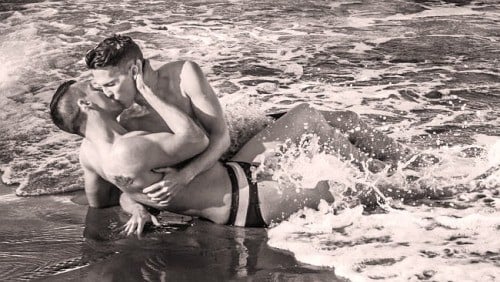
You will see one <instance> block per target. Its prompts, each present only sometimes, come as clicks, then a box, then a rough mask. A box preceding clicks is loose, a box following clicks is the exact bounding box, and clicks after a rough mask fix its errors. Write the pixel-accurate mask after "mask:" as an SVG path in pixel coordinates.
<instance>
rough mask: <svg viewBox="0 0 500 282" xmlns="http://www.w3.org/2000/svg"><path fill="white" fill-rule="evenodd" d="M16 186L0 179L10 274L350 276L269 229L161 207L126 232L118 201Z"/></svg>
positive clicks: (18, 277)
mask: <svg viewBox="0 0 500 282" xmlns="http://www.w3.org/2000/svg"><path fill="white" fill-rule="evenodd" d="M14 190H15V187H14V186H6V185H3V184H0V198H1V199H2V205H1V206H0V214H1V221H2V224H1V225H0V250H1V255H0V273H2V280H4V281H22V280H36V281H160V280H161V281H164V280H167V281H201V280H203V281H221V280H225V281H227V280H256V281H262V280H272V281H344V280H342V279H339V278H337V277H336V276H335V273H334V270H333V269H331V268H318V267H313V266H308V265H304V264H301V263H298V262H297V261H296V260H295V259H294V257H293V256H292V255H291V254H290V253H287V252H285V251H281V250H277V249H273V248H270V247H269V246H268V245H267V232H266V230H265V229H259V228H247V229H245V228H234V227H228V226H221V225H216V224H212V223H210V222H207V221H202V220H198V219H191V218H188V217H182V216H177V215H173V214H169V213H161V214H160V216H159V219H160V222H161V223H162V226H161V227H155V228H152V227H150V228H149V229H148V230H147V231H146V233H145V235H144V236H143V237H142V238H140V239H139V238H137V237H135V236H133V237H126V236H124V235H123V234H122V233H121V232H120V230H121V226H122V225H123V224H124V223H125V222H126V220H127V219H128V216H127V215H126V214H125V213H123V212H122V211H121V210H120V208H119V207H113V208H108V209H93V208H89V207H88V206H86V205H82V204H81V203H79V204H77V203H75V199H81V198H82V193H81V192H77V193H72V194H65V195H55V196H41V197H31V198H30V197H28V198H21V197H17V196H15V195H14ZM77 202H78V200H77Z"/></svg>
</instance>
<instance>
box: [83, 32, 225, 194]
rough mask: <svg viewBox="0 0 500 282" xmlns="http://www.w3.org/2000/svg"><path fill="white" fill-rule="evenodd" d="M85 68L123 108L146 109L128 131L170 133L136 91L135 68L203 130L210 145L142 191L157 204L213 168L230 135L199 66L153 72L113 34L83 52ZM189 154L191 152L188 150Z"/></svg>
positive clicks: (180, 64) (131, 45)
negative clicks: (141, 71) (138, 107)
mask: <svg viewBox="0 0 500 282" xmlns="http://www.w3.org/2000/svg"><path fill="white" fill-rule="evenodd" d="M85 61H86V64H87V66H88V67H89V68H90V69H91V70H92V74H93V76H94V83H95V84H97V85H98V86H99V87H101V88H102V90H103V91H104V93H105V94H106V96H108V97H109V98H110V99H112V100H115V101H117V102H118V103H119V104H121V105H122V106H123V107H124V108H128V107H130V106H131V105H132V104H133V103H134V102H137V103H138V104H141V105H144V106H146V107H147V108H148V109H149V110H150V115H148V116H147V117H143V118H142V119H140V120H135V121H131V122H130V125H129V126H130V127H133V128H131V129H134V130H148V131H152V132H161V131H169V128H168V127H166V126H165V123H164V122H163V121H162V119H161V118H160V116H159V114H160V115H161V113H157V112H156V111H154V110H153V109H152V108H151V106H150V105H148V103H147V102H145V101H144V99H143V98H142V97H141V95H140V94H139V92H138V91H137V85H136V82H135V78H136V76H137V70H138V67H139V65H141V66H140V67H142V69H143V71H144V81H145V83H146V85H147V86H148V87H149V88H150V89H151V90H152V91H153V92H154V94H155V95H157V96H158V97H159V98H160V99H162V100H163V101H164V102H166V103H168V104H171V105H174V106H176V107H177V108H178V109H179V110H181V111H183V112H184V113H186V114H187V115H188V116H189V117H191V118H192V119H193V120H195V122H196V123H198V124H199V125H200V126H201V128H202V129H203V130H205V132H206V134H207V136H208V138H209V145H208V147H207V148H206V150H204V151H203V152H201V153H200V154H199V155H197V156H195V157H194V158H193V159H191V160H189V161H187V162H186V163H184V164H183V165H182V167H177V168H163V169H159V170H158V171H162V172H163V173H164V175H165V176H164V178H163V181H160V182H158V183H155V184H153V185H151V186H149V187H146V188H145V189H144V192H145V193H148V195H150V196H151V198H152V199H154V200H155V201H157V202H158V203H162V204H167V203H168V201H169V198H170V197H174V196H175V194H176V193H177V192H178V191H179V190H180V189H182V187H184V186H185V185H186V184H187V183H189V182H190V181H191V180H192V179H194V178H195V177H196V176H197V175H199V174H200V173H203V172H204V171H206V170H207V169H209V168H210V167H211V166H212V165H214V164H215V162H216V161H217V160H219V158H220V157H221V156H222V154H223V153H224V152H225V151H226V150H227V149H228V147H229V145H230V141H229V132H228V128H227V125H226V123H225V120H224V116H223V112H222V108H221V106H220V103H219V101H218V99H217V97H216V95H215V93H214V91H213V89H212V88H211V86H210V84H209V83H208V81H207V79H206V78H205V76H204V74H203V72H202V71H201V69H200V67H199V66H198V65H197V64H196V63H194V62H190V61H176V62H171V63H167V64H165V65H163V66H161V67H160V68H159V69H157V70H154V69H153V68H152V67H151V65H150V63H149V60H147V59H144V58H143V54H142V52H141V50H140V48H139V46H138V45H137V44H136V43H135V42H134V41H133V40H132V39H131V38H130V37H128V36H121V35H114V36H112V37H109V38H106V39H104V40H103V41H102V42H100V43H99V44H98V45H97V46H96V47H95V48H93V49H92V50H90V51H88V52H87V55H86V57H85ZM186 149H187V150H189V148H186Z"/></svg>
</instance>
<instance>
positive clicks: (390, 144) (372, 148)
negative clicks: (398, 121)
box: [321, 111, 410, 161]
mask: <svg viewBox="0 0 500 282" xmlns="http://www.w3.org/2000/svg"><path fill="white" fill-rule="evenodd" d="M321 113H322V115H323V116H324V117H325V119H326V120H327V121H328V124H330V126H332V127H334V128H338V129H339V130H340V131H341V132H343V133H346V134H347V135H348V138H349V141H350V142H351V143H352V144H354V145H355V146H356V147H358V148H359V149H360V150H361V151H363V152H365V153H368V154H369V155H370V157H373V158H376V159H379V160H382V161H385V160H389V161H399V160H402V159H404V158H405V157H406V156H408V154H409V153H410V150H409V148H406V147H405V146H403V145H402V144H400V143H398V142H397V141H396V140H394V139H392V138H390V137H389V136H387V135H385V134H384V133H382V132H380V131H378V130H376V129H374V128H372V127H370V126H368V125H367V124H366V123H365V122H364V121H363V120H361V118H360V117H359V116H358V114H356V113H355V112H352V111H321Z"/></svg>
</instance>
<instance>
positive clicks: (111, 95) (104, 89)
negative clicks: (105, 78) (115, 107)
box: [102, 87, 115, 100]
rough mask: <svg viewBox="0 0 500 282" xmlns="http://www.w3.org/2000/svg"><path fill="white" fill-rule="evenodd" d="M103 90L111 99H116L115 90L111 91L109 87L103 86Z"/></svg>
mask: <svg viewBox="0 0 500 282" xmlns="http://www.w3.org/2000/svg"><path fill="white" fill-rule="evenodd" d="M102 92H104V95H106V97H108V98H109V99H113V100H114V99H115V95H114V94H113V92H111V91H109V90H108V89H107V88H105V87H103V88H102Z"/></svg>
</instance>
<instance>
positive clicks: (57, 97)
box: [50, 80, 84, 137]
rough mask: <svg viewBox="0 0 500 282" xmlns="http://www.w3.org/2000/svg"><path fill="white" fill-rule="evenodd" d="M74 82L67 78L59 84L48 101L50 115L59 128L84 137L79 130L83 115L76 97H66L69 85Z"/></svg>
mask: <svg viewBox="0 0 500 282" xmlns="http://www.w3.org/2000/svg"><path fill="white" fill-rule="evenodd" d="M75 82H76V81H75V80H68V81H65V82H63V83H62V84H61V85H59V87H58V88H57V90H56V92H55V93H54V96H52V100H51V101H50V117H51V119H52V121H53V122H54V124H55V125H56V126H57V127H59V129H61V130H64V131H66V132H69V133H72V134H78V135H80V136H82V137H84V134H83V132H82V130H81V128H82V124H83V122H82V120H83V117H82V113H81V112H80V108H79V107H78V104H77V99H73V100H71V99H68V98H69V97H68V95H67V93H68V92H69V91H68V90H69V89H70V86H71V85H72V84H74V83H75ZM82 96H83V95H82Z"/></svg>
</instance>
